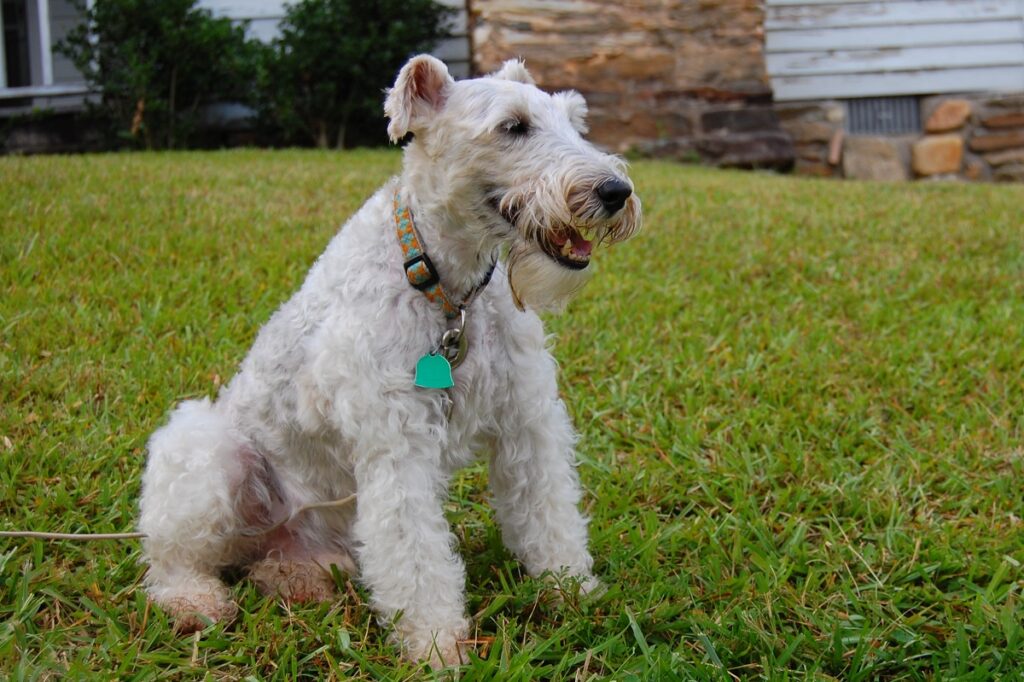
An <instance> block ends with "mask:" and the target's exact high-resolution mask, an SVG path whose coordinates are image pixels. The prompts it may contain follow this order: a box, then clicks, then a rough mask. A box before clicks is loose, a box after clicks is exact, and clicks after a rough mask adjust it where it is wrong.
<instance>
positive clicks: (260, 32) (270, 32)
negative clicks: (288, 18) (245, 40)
mask: <svg viewBox="0 0 1024 682" xmlns="http://www.w3.org/2000/svg"><path fill="white" fill-rule="evenodd" d="M280 22H281V20H280V19H279V18H277V17H268V18H264V19H252V20H250V21H249V29H248V32H247V34H246V35H248V36H249V37H250V38H255V39H256V40H259V41H261V42H264V43H269V42H270V41H272V40H273V39H274V38H276V37H278V36H279V35H281V28H280V26H279V24H280Z"/></svg>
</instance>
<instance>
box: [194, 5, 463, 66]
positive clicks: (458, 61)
mask: <svg viewBox="0 0 1024 682" xmlns="http://www.w3.org/2000/svg"><path fill="white" fill-rule="evenodd" d="M438 2H440V3H441V4H442V5H447V6H449V7H453V8H455V9H457V10H458V11H459V13H458V14H457V15H456V16H455V18H454V19H455V21H454V23H453V25H452V33H453V34H454V35H453V36H452V37H451V38H449V39H448V40H445V41H444V42H442V43H441V44H440V45H438V47H437V49H435V50H434V52H433V54H434V55H435V56H437V57H438V58H440V59H442V60H444V62H445V63H446V64H448V68H449V69H450V70H451V72H452V75H453V76H455V77H456V78H465V77H467V76H468V75H469V72H470V64H469V34H468V30H467V24H466V3H465V1H464V0H438ZM198 4H199V6H200V7H205V8H206V9H209V10H210V11H211V12H213V13H214V14H215V15H216V16H221V17H229V18H231V19H236V20H247V21H249V36H250V37H253V38H258V39H260V40H262V41H264V42H270V41H271V40H273V39H274V38H276V37H277V35H278V28H277V25H278V22H279V21H280V20H281V19H282V18H283V17H284V15H285V4H287V0H200V1H199V3H198Z"/></svg>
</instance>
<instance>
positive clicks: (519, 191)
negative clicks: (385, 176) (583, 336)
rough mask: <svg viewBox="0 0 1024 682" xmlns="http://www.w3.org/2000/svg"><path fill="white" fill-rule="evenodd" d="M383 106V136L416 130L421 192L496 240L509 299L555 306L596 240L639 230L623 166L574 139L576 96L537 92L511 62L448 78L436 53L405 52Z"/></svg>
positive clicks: (580, 103) (577, 279)
mask: <svg viewBox="0 0 1024 682" xmlns="http://www.w3.org/2000/svg"><path fill="white" fill-rule="evenodd" d="M384 110H385V113H386V114H387V116H388V117H389V118H390V123H389V125H388V133H389V135H390V136H391V138H392V139H393V140H396V141H397V140H398V139H400V138H402V137H403V136H405V135H406V134H407V133H410V132H411V133H413V135H414V136H415V144H414V147H411V148H410V152H412V153H413V154H414V156H415V158H416V165H417V166H418V168H417V171H418V172H419V173H421V174H422V173H428V174H430V176H429V178H427V179H426V180H425V181H426V182H429V183H431V185H432V187H431V192H430V193H431V195H432V196H436V197H441V198H440V199H439V200H440V201H445V202H448V203H449V204H451V205H450V206H447V207H446V208H447V209H448V210H450V211H451V212H452V213H453V214H455V215H463V216H466V217H467V219H466V220H465V225H466V227H465V229H467V230H476V231H478V232H479V236H480V238H481V240H482V241H486V240H488V239H493V237H494V236H495V235H497V236H499V237H500V239H501V241H502V242H503V243H504V244H506V245H507V247H508V272H509V278H510V282H511V283H512V285H513V292H514V293H515V294H516V297H517V303H520V304H522V303H523V302H525V303H527V304H529V305H531V306H533V307H540V308H544V307H560V306H561V305H562V304H564V302H565V301H566V300H567V299H568V298H569V296H571V294H572V293H574V292H575V291H576V290H577V289H578V288H579V287H580V286H581V285H582V284H583V283H584V282H585V281H586V278H587V275H588V274H589V270H590V269H591V268H589V267H588V266H589V265H590V261H591V256H592V253H593V249H594V247H595V246H596V245H599V244H601V243H613V242H618V241H622V240H624V239H627V238H628V237H630V236H632V235H633V234H635V233H636V231H637V230H638V229H639V228H640V224H641V210H640V200H639V199H638V198H637V196H636V194H635V192H634V191H633V183H632V181H631V180H630V179H629V177H628V175H627V174H626V165H625V163H624V162H623V161H622V160H621V159H620V158H618V157H616V156H613V155H610V154H605V153H603V152H601V151H600V150H598V149H597V148H596V147H594V146H593V145H592V144H590V143H589V142H587V141H586V140H584V139H583V135H584V134H585V133H586V131H587V127H586V114H587V105H586V102H584V100H583V97H582V96H580V94H579V93H576V92H560V93H557V94H554V95H551V94H548V93H545V92H543V91H541V90H540V89H538V88H537V87H536V86H535V85H534V81H533V78H532V77H531V76H530V73H529V72H528V71H527V70H526V67H525V66H524V65H523V63H522V62H519V61H516V60H512V61H508V62H506V63H505V64H504V66H503V67H502V68H501V70H499V71H498V72H496V73H494V74H492V75H490V76H486V77H484V78H477V79H472V80H465V81H458V82H456V81H455V80H453V79H452V77H451V76H450V75H449V73H448V69H447V67H445V65H444V64H443V63H442V62H441V61H439V60H437V59H435V58H433V57H429V56H419V57H415V58H413V59H412V60H410V61H409V62H408V63H407V64H406V65H405V66H404V67H403V68H402V70H401V72H400V73H399V75H398V79H397V81H396V82H395V86H394V88H392V89H391V90H389V91H388V96H387V100H386V102H385V105H384ZM419 167H422V168H419Z"/></svg>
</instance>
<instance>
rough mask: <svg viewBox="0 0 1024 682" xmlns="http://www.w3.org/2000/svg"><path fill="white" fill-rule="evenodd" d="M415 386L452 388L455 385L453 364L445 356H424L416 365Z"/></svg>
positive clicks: (429, 354)
mask: <svg viewBox="0 0 1024 682" xmlns="http://www.w3.org/2000/svg"><path fill="white" fill-rule="evenodd" d="M413 384H414V385H415V386H418V387H419V388H442V389H443V388H451V387H452V386H454V385H455V380H454V379H452V366H451V363H449V362H448V360H447V359H446V358H445V357H444V356H443V355H433V354H431V353H428V354H427V355H424V356H423V357H422V358H420V359H419V361H418V362H417V363H416V379H415V381H414V382H413Z"/></svg>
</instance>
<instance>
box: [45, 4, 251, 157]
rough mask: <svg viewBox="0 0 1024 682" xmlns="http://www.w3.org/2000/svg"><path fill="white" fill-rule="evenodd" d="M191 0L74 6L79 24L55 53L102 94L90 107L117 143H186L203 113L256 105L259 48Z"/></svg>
mask: <svg viewBox="0 0 1024 682" xmlns="http://www.w3.org/2000/svg"><path fill="white" fill-rule="evenodd" d="M195 5H196V0H95V2H94V3H92V5H91V6H87V5H86V3H85V2H84V1H83V0H76V6H77V8H78V10H79V11H80V12H81V13H82V16H83V17H84V19H85V21H84V22H83V23H82V24H80V25H79V26H78V27H77V28H75V29H73V30H72V31H71V33H70V34H69V35H68V37H67V38H66V39H65V40H64V41H62V42H61V43H60V44H59V45H58V46H57V49H58V50H60V51H61V52H62V53H63V54H65V55H67V56H68V57H69V58H70V59H71V60H72V61H73V62H74V64H75V66H76V67H77V68H78V69H79V71H81V72H82V74H83V75H84V76H85V79H86V81H87V82H88V83H89V85H90V86H91V87H92V89H93V90H94V91H96V92H98V93H100V101H99V103H98V104H97V105H95V106H96V107H97V109H98V112H97V113H99V114H100V115H101V116H102V117H103V118H104V119H106V120H107V122H108V123H109V124H110V127H111V131H112V132H113V133H114V134H116V135H117V136H118V137H121V138H122V139H128V140H131V141H132V142H133V143H134V144H137V145H140V146H145V147H146V148H149V149H152V148H173V147H176V146H182V145H185V144H187V142H188V137H189V135H190V134H192V133H193V132H194V131H195V128H196V125H197V122H198V118H199V114H200V112H201V107H203V106H204V105H206V104H210V103H213V102H218V101H233V102H240V103H247V102H252V101H253V100H254V91H253V86H254V84H255V82H256V72H257V64H258V61H259V54H260V48H261V46H259V45H258V44H257V43H255V42H254V41H247V40H246V38H245V27H244V26H239V25H234V24H232V22H231V21H230V20H229V19H223V18H220V19H219V18H214V17H213V16H212V15H211V14H210V12H209V11H207V10H203V9H198V8H197V7H196V6H195Z"/></svg>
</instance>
